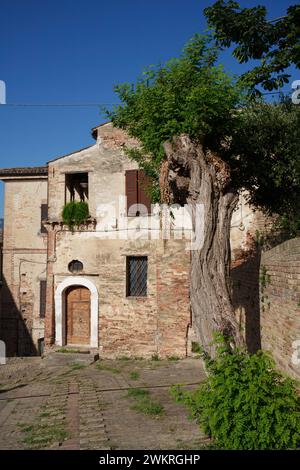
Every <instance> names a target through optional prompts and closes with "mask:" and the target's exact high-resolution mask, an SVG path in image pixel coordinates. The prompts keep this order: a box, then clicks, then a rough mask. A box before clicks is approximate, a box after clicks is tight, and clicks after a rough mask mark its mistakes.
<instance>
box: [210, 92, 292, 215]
mask: <svg viewBox="0 0 300 470" xmlns="http://www.w3.org/2000/svg"><path fill="white" fill-rule="evenodd" d="M299 128H300V106H297V105H293V104H291V103H290V102H289V101H283V102H281V103H279V104H276V105H275V104H270V103H263V102H257V103H254V104H252V105H249V106H247V108H244V109H243V110H242V111H241V112H239V113H237V115H236V120H235V122H234V126H233V128H232V131H231V135H230V141H229V142H228V145H227V147H223V148H222V147H221V148H219V153H220V155H222V158H223V159H224V160H226V161H227V162H229V164H230V166H231V170H232V176H233V184H234V186H235V187H236V188H243V189H246V190H247V191H248V200H249V202H250V203H251V204H253V205H254V206H255V207H259V208H261V209H262V210H263V211H266V212H269V213H277V214H289V217H290V218H295V217H297V216H298V217H299V213H300V159H299V148H300V133H299Z"/></svg>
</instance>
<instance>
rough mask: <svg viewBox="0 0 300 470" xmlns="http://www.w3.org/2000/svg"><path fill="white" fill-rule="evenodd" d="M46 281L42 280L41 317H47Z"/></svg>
mask: <svg viewBox="0 0 300 470" xmlns="http://www.w3.org/2000/svg"><path fill="white" fill-rule="evenodd" d="M46 287H47V282H46V281H40V318H45V314H46Z"/></svg>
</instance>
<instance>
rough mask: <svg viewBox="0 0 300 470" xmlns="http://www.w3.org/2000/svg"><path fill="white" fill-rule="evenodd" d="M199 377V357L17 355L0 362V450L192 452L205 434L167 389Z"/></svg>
mask: <svg viewBox="0 0 300 470" xmlns="http://www.w3.org/2000/svg"><path fill="white" fill-rule="evenodd" d="M67 362H69V361H67ZM204 377H205V374H204V372H203V369H202V367H201V364H200V361H199V360H197V359H186V360H182V361H143V360H125V359H124V360H118V361H106V360H105V361H104V360H103V361H100V362H95V363H93V364H90V365H84V364H82V363H79V362H78V363H76V362H73V363H71V364H70V363H69V364H67V363H66V361H64V360H62V361H61V364H59V365H52V366H51V365H50V366H49V365H46V364H45V361H43V360H41V359H39V358H28V359H26V360H25V359H24V360H22V359H15V360H13V361H11V362H9V363H8V364H7V365H4V366H0V449H62V450H68V449H74V450H76V449H99V450H100V449H178V450H181V449H197V448H199V447H201V446H203V445H204V444H205V443H207V439H206V438H205V436H204V435H203V433H201V431H200V430H199V428H198V426H197V425H196V423H195V422H193V421H191V420H189V419H188V418H187V411H186V409H185V408H184V407H183V406H182V405H179V404H176V403H175V402H174V401H173V400H172V398H171V396H170V386H171V385H172V384H178V383H180V384H182V385H185V386H186V387H187V388H191V389H192V388H195V387H196V386H197V384H198V383H200V382H201V381H202V380H203V379H204Z"/></svg>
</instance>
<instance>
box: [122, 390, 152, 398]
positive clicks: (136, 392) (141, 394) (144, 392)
mask: <svg viewBox="0 0 300 470" xmlns="http://www.w3.org/2000/svg"><path fill="white" fill-rule="evenodd" d="M127 394H128V396H129V397H134V398H136V397H145V396H148V395H149V390H144V389H143V388H130V389H129V390H128V392H127Z"/></svg>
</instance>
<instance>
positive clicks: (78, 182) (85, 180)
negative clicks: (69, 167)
mask: <svg viewBox="0 0 300 470" xmlns="http://www.w3.org/2000/svg"><path fill="white" fill-rule="evenodd" d="M88 198H89V174H88V173H67V174H66V203H67V202H72V201H82V202H86V201H88Z"/></svg>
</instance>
